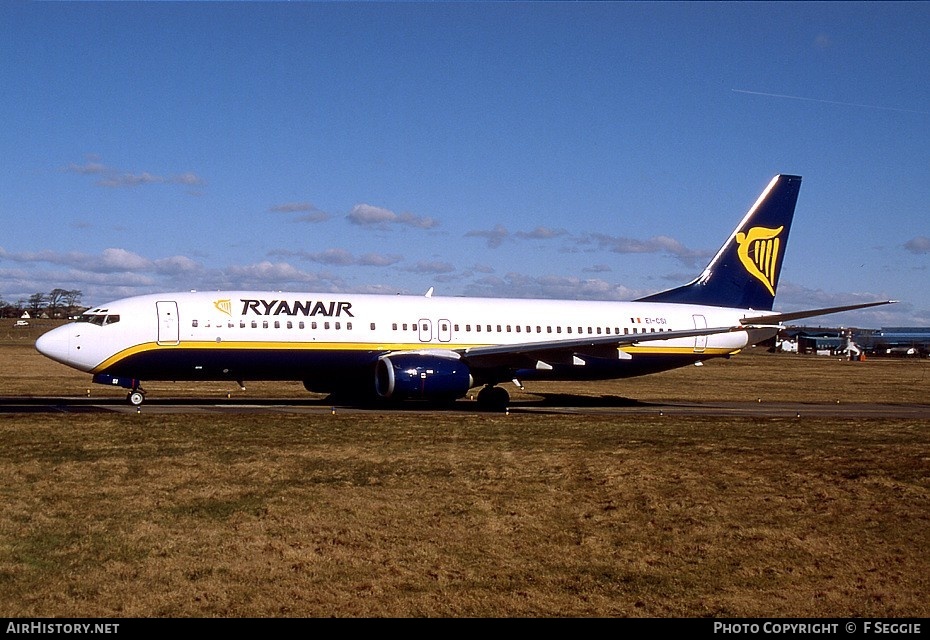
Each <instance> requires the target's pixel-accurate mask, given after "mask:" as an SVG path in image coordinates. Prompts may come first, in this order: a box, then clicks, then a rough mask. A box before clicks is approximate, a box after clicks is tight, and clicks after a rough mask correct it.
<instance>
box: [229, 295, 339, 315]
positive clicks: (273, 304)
mask: <svg viewBox="0 0 930 640" xmlns="http://www.w3.org/2000/svg"><path fill="white" fill-rule="evenodd" d="M239 300H240V302H242V314H241V315H244V316H247V315H249V314H250V313H252V314H254V315H258V316H280V315H285V316H300V315H303V316H325V317H327V318H329V317H337V318H338V317H340V316H343V315H345V316H348V317H350V318H354V317H355V314H353V313H352V303H351V302H345V301H344V300H340V301H335V300H331V301H328V302H324V301H322V300H291V301H287V300H251V299H247V298H240V299H239Z"/></svg>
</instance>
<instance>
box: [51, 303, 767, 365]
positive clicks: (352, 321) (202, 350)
mask: <svg viewBox="0 0 930 640" xmlns="http://www.w3.org/2000/svg"><path fill="white" fill-rule="evenodd" d="M746 313H747V310H744V309H729V308H721V307H710V306H701V305H687V304H671V303H647V302H583V301H561V300H525V299H496V298H446V297H425V296H400V295H398V296H385V295H350V294H321V293H282V292H260V291H229V292H188V293H172V294H157V295H145V296H137V297H132V298H125V299H122V300H117V301H114V302H111V303H109V304H107V305H104V306H101V307H98V308H96V309H92V310H90V311H88V312H87V313H86V314H85V315H84V316H83V317H82V321H81V322H73V323H70V324H68V325H65V326H63V327H60V328H58V329H55V330H53V331H51V332H49V333H48V334H46V335H44V336H42V337H41V338H40V339H39V341H38V342H37V348H38V349H39V350H40V351H41V352H42V353H44V354H45V355H47V356H49V357H51V358H53V359H55V360H57V361H59V362H62V363H64V364H67V365H69V366H72V367H75V368H77V369H80V370H81V371H87V372H91V373H95V374H99V373H110V374H113V375H119V376H132V377H136V378H140V379H174V380H182V379H194V380H196V379H233V380H245V379H282V380H283V379H298V380H307V379H315V378H321V377H322V378H325V377H326V375H327V369H328V370H331V371H333V372H335V373H337V374H339V375H342V374H345V373H346V372H347V371H349V370H351V369H354V368H357V367H365V366H366V364H371V363H374V362H375V361H376V360H377V358H378V357H380V356H381V355H383V354H386V353H395V352H411V351H423V350H430V351H436V352H441V351H445V352H449V353H450V354H452V353H453V352H456V353H461V352H463V351H464V350H467V349H468V348H471V347H476V346H483V345H508V344H515V345H516V344H526V343H534V342H551V341H558V340H573V339H581V338H586V337H597V336H606V335H611V334H613V335H630V334H647V333H649V334H655V333H661V332H667V331H674V330H690V329H701V328H705V327H732V326H736V325H738V324H739V319H740V318H741V317H742V316H743V315H745V314H746ZM753 333H755V332H753ZM769 335H771V334H768V335H765V336H760V335H753V336H752V337H750V335H749V332H747V331H731V332H726V333H718V334H713V335H710V336H698V337H688V338H675V339H669V340H653V341H644V342H642V343H638V344H632V345H626V346H624V347H623V348H622V349H619V350H618V349H616V348H614V349H613V350H612V351H613V353H612V354H608V356H609V357H608V358H607V359H608V360H621V359H626V360H629V361H630V362H628V363H627V364H628V365H633V364H635V363H636V361H637V360H640V361H644V360H645V359H648V360H649V361H650V362H652V364H653V366H652V367H650V368H651V369H652V370H657V369H656V366H655V365H656V360H657V359H668V362H669V364H670V366H668V367H661V366H660V367H659V368H658V370H661V368H671V367H673V366H681V364H687V363H688V362H696V361H699V360H703V359H706V358H709V357H715V356H724V355H728V354H731V353H733V352H735V351H738V350H739V349H742V348H744V347H745V346H747V344H749V341H750V339H752V340H753V341H757V340H759V339H762V338H764V337H768V336H769ZM599 355H603V354H599ZM587 364H589V361H588V360H573V362H572V365H573V366H569V367H567V368H566V367H555V368H552V369H550V368H547V367H536V368H535V371H538V372H539V373H538V375H536V374H534V375H531V376H530V377H549V378H558V377H575V375H574V374H575V373H577V374H579V377H620V376H625V375H637V373H636V372H635V371H634V370H633V369H630V368H629V367H627V368H626V370H621V369H618V370H617V371H613V372H611V371H609V370H605V371H603V372H602V375H597V374H595V373H594V372H593V371H588V372H583V371H580V370H579V369H580V368H582V367H584V366H586V365H587ZM524 375H525V373H524Z"/></svg>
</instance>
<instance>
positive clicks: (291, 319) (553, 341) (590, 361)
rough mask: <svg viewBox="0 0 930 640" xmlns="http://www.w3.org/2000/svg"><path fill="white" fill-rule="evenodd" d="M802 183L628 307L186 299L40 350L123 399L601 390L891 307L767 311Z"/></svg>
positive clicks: (71, 327) (122, 305)
mask: <svg viewBox="0 0 930 640" xmlns="http://www.w3.org/2000/svg"><path fill="white" fill-rule="evenodd" d="M800 186H801V177H800V176H795V175H777V176H775V177H774V178H773V179H772V180H771V182H770V183H769V184H768V186H767V187H766V188H765V190H764V191H763V192H762V194H761V195H760V196H759V198H758V199H757V200H756V202H755V204H754V205H753V206H752V207H751V208H750V210H749V212H748V213H747V214H746V215H745V216H744V217H743V219H742V221H741V222H740V223H739V225H738V226H737V228H736V229H735V230H734V231H733V232H732V233H731V234H730V236H729V238H727V240H726V242H725V243H724V244H723V246H722V247H720V249H719V250H718V251H717V253H716V255H714V257H713V258H712V259H711V261H710V262H709V263H708V265H707V267H706V268H705V269H704V270H703V271H702V272H701V274H700V275H699V276H698V277H697V278H695V279H694V280H693V281H691V282H689V283H687V284H685V285H682V286H679V287H675V288H673V289H669V290H667V291H662V292H660V293H655V294H652V295H648V296H645V297H643V298H639V299H637V300H633V301H628V302H615V301H601V302H595V301H581V300H545V299H535V300H534V299H504V298H467V297H440V296H433V295H432V291H433V290H432V289H430V290H429V291H428V292H427V294H426V295H420V296H412V295H394V296H392V295H370V294H358V295H356V294H332V293H282V292H270V291H224V292H196V291H192V292H186V293H161V294H153V295H141V296H135V297H130V298H124V299H121V300H116V301H113V302H110V303H108V304H104V305H101V306H99V307H94V308H93V309H89V310H88V311H86V312H85V313H83V314H82V315H81V316H79V318H78V319H77V321H75V322H71V323H69V324H66V325H63V326H61V327H58V328H56V329H52V330H51V331H49V332H47V333H45V334H44V335H42V336H40V337H39V339H38V340H37V341H36V348H37V349H38V351H39V352H40V353H42V354H43V355H45V356H47V357H49V358H51V359H53V360H56V361H58V362H61V363H63V364H66V365H68V366H70V367H74V368H75V369H78V370H80V371H85V372H88V373H90V374H92V375H93V381H94V382H95V383H100V384H106V385H111V386H119V387H121V388H126V389H128V390H129V391H128V392H127V396H126V397H127V401H128V402H129V403H130V404H132V405H137V406H138V405H141V404H142V403H143V401H144V399H145V391H144V389H143V388H142V381H143V380H173V381H207V380H228V381H230V382H232V381H235V382H237V383H238V384H239V385H240V386H243V385H244V381H246V380H251V381H254V380H272V381H274V380H278V381H287V380H294V381H302V382H303V384H304V387H305V388H306V389H307V390H308V391H311V392H319V393H328V394H331V395H332V396H333V397H335V398H339V399H348V400H351V401H369V400H385V401H403V400H425V401H430V402H433V403H449V402H452V401H454V400H457V399H459V398H462V397H464V396H465V395H467V394H468V392H469V391H470V390H471V389H472V388H475V387H481V389H480V391H479V392H478V395H477V402H478V407H479V408H481V409H485V410H504V409H505V408H506V407H507V404H508V403H509V402H510V398H509V393H508V392H507V390H506V389H504V388H503V387H501V386H500V385H501V384H502V383H506V382H508V381H512V382H513V383H514V384H515V385H517V386H518V387H520V388H522V382H523V381H528V380H600V379H612V378H626V377H632V376H639V375H645V374H651V373H656V372H660V371H666V370H669V369H673V368H677V367H683V366H686V365H691V364H702V363H703V362H704V361H705V360H709V359H712V358H721V357H729V356H731V355H732V354H735V353H737V352H739V351H740V350H742V349H744V348H746V347H747V346H750V345H753V344H756V343H758V342H762V341H764V340H766V339H769V338H771V337H773V336H775V335H776V334H777V332H778V331H779V329H780V328H782V323H784V322H787V321H789V320H796V319H800V318H807V317H813V316H818V315H825V314H828V313H835V312H840V311H848V310H853V309H862V308H866V307H871V306H876V305H881V304H888V303H890V302H893V301H890V300H886V301H878V302H868V303H864V304H852V305H846V306H840V307H830V308H822V309H811V310H807V311H797V312H790V313H776V312H774V311H772V307H773V303H774V299H775V292H776V290H777V287H778V280H779V275H780V273H781V268H782V264H783V258H784V253H785V246H786V244H787V239H788V232H789V230H790V227H791V221H792V218H793V217H794V210H795V205H796V203H797V198H798V192H799V189H800Z"/></svg>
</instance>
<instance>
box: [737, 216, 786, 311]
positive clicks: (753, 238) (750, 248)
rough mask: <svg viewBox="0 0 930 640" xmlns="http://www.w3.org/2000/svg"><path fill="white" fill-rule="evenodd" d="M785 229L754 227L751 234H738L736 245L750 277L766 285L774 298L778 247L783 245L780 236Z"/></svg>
mask: <svg viewBox="0 0 930 640" xmlns="http://www.w3.org/2000/svg"><path fill="white" fill-rule="evenodd" d="M784 228H785V227H784V226H781V227H778V228H777V229H767V228H766V227H753V228H752V229H750V230H749V233H743V232H742V231H741V232H739V233H737V234H736V243H737V244H738V245H739V248H738V249H737V250H736V255H738V256H739V261H740V262H742V263H743V266H744V267H745V268H746V271H748V272H749V275H751V276H752V277H753V278H755V279H756V280H758V281H759V282H761V283H762V284H764V285H765V288H766V289H768V290H769V293H771V294H772V295H773V296H774V295H775V269H776V265H777V264H778V247H779V246H780V245H781V240H780V238H779V237H778V235H779V234H780V233H781V230H782V229H784Z"/></svg>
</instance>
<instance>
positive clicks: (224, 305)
mask: <svg viewBox="0 0 930 640" xmlns="http://www.w3.org/2000/svg"><path fill="white" fill-rule="evenodd" d="M213 306H214V307H216V308H217V309H219V310H220V311H222V312H223V313H225V314H226V315H228V316H231V315H232V301H231V300H230V299H229V298H227V299H225V300H214V301H213Z"/></svg>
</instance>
